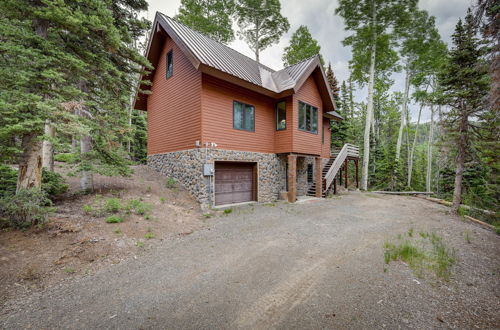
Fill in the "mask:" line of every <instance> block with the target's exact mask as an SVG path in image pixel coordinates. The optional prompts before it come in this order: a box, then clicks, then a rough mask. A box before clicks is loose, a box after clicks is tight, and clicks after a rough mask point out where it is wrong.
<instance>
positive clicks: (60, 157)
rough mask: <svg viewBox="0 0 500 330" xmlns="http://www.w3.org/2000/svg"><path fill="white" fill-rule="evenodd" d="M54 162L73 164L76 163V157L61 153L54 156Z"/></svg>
mask: <svg viewBox="0 0 500 330" xmlns="http://www.w3.org/2000/svg"><path fill="white" fill-rule="evenodd" d="M54 160H55V161H57V162H62V163H69V164H74V163H76V162H77V161H78V155H77V154H72V153H61V154H57V155H54Z"/></svg>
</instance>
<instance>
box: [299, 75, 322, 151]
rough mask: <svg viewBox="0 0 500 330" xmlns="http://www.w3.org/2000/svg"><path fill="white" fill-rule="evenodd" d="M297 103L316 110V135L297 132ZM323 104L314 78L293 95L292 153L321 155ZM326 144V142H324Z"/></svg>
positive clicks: (309, 79) (310, 78)
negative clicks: (303, 103)
mask: <svg viewBox="0 0 500 330" xmlns="http://www.w3.org/2000/svg"><path fill="white" fill-rule="evenodd" d="M299 101H302V102H305V103H308V104H310V105H312V106H315V107H317V108H318V134H313V133H309V132H304V131H301V130H299V126H298V121H299ZM322 111H323V102H322V100H321V96H320V94H319V91H318V87H317V86H316V82H315V81H314V78H313V77H312V76H310V77H309V78H308V79H307V80H306V82H305V83H304V84H303V85H302V87H301V88H300V89H299V90H298V92H297V93H296V94H294V95H293V129H294V131H293V151H294V152H297V153H305V154H314V155H321V154H322V143H321V134H322V133H323V125H322V118H323V112H322ZM325 143H326V141H325Z"/></svg>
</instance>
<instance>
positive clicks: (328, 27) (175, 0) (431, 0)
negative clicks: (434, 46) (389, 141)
mask: <svg viewBox="0 0 500 330" xmlns="http://www.w3.org/2000/svg"><path fill="white" fill-rule="evenodd" d="M148 2H149V11H148V18H149V19H150V20H153V19H154V16H155V13H156V12H157V11H160V12H162V13H164V14H166V15H167V16H171V17H173V16H175V15H176V14H177V13H178V8H179V6H180V0H148ZM474 2H475V1H474V0H420V1H419V7H420V8H421V9H424V10H427V11H428V12H429V14H430V15H433V16H435V17H436V24H437V27H438V29H439V32H440V34H441V37H442V39H443V41H445V42H446V43H447V44H448V45H449V44H450V42H451V41H450V40H451V39H450V38H451V35H452V34H453V30H454V28H455V25H456V23H457V21H458V19H459V17H464V16H465V13H466V11H467V8H468V7H470V6H471V5H472V4H473V3H474ZM337 6H338V2H337V0H281V13H282V15H283V16H285V17H287V18H288V21H289V22H290V30H288V32H287V33H286V34H284V35H283V36H282V37H281V39H280V42H279V43H277V44H274V45H273V46H271V47H269V48H267V49H265V50H264V51H262V52H261V54H260V61H261V62H262V63H263V64H265V65H267V66H269V67H271V68H273V69H275V70H279V69H281V68H283V63H282V60H281V56H282V54H283V49H284V48H285V47H286V46H287V45H288V43H289V41H290V38H291V36H292V34H293V32H294V31H295V30H297V28H298V27H299V26H300V25H306V26H307V27H308V28H309V31H310V32H311V34H312V36H313V38H315V39H316V40H317V41H318V43H319V44H320V45H321V54H322V55H323V57H324V59H325V61H326V62H327V63H328V62H331V64H332V67H333V71H334V73H335V76H336V77H337V79H338V80H339V82H342V81H343V80H345V79H347V78H348V76H349V71H348V63H349V60H350V58H351V51H350V49H349V48H348V47H345V46H343V45H342V40H343V39H344V38H345V37H346V36H348V35H349V32H348V31H345V30H344V23H343V21H342V18H341V17H339V16H337V15H335V8H337ZM235 28H236V26H235ZM229 46H230V47H231V48H233V49H236V50H237V51H239V52H240V53H243V54H245V55H247V56H249V57H251V58H255V55H254V54H253V52H252V51H251V50H250V48H248V46H247V45H246V44H245V42H244V41H242V40H239V39H238V38H236V40H235V41H233V42H232V43H231V44H229ZM393 79H394V81H395V83H394V85H393V87H392V90H393V91H402V90H403V84H404V78H403V77H402V75H401V74H396V75H394V77H393ZM366 95H367V91H366V88H364V89H359V90H357V92H356V94H355V98H356V100H357V101H361V100H364V99H366ZM410 110H411V111H410V113H411V116H412V121H415V120H416V117H417V111H418V110H417V107H416V106H415V105H410ZM428 119H429V111H425V109H424V111H423V113H422V121H423V122H425V121H427V120H428Z"/></svg>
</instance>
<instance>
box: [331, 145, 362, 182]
mask: <svg viewBox="0 0 500 330" xmlns="http://www.w3.org/2000/svg"><path fill="white" fill-rule="evenodd" d="M332 155H334V156H335V160H334V161H333V164H332V166H331V167H330V169H329V170H328V172H327V173H326V174H325V187H324V189H328V187H330V185H331V184H332V182H333V180H334V179H335V176H337V173H338V171H339V170H340V168H341V167H342V164H343V163H344V161H345V160H346V159H347V157H356V158H358V157H359V147H358V146H355V145H353V144H349V143H346V144H344V146H343V147H342V149H341V150H340V151H337V150H335V151H332Z"/></svg>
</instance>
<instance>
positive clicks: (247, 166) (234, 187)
mask: <svg viewBox="0 0 500 330" xmlns="http://www.w3.org/2000/svg"><path fill="white" fill-rule="evenodd" d="M254 189H255V187H254V163H229V162H227V163H225V162H216V163H215V204H216V205H224V204H232V203H241V202H249V201H253V200H255V199H254V195H255V194H254Z"/></svg>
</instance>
